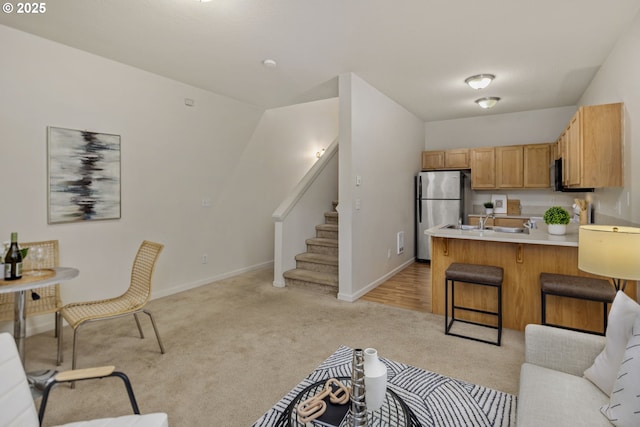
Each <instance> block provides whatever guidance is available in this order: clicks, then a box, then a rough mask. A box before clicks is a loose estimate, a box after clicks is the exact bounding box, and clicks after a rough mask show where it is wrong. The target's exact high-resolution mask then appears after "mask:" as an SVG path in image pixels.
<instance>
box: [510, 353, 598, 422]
mask: <svg viewBox="0 0 640 427" xmlns="http://www.w3.org/2000/svg"><path fill="white" fill-rule="evenodd" d="M608 402H609V397H608V396H607V395H605V394H604V393H602V391H600V390H599V389H598V387H596V386H595V385H593V384H592V383H591V382H590V381H589V380H587V379H585V378H583V377H578V376H575V375H571V374H566V373H564V372H560V371H554V370H553V369H548V368H543V367H541V366H537V365H532V364H530V363H524V364H523V365H522V368H521V369H520V394H519V396H518V423H517V425H518V427H544V426H553V427H557V426H603V427H611V423H610V422H609V420H608V419H607V417H605V416H604V415H603V414H602V413H601V412H600V407H601V406H603V405H606V404H607V403H608Z"/></svg>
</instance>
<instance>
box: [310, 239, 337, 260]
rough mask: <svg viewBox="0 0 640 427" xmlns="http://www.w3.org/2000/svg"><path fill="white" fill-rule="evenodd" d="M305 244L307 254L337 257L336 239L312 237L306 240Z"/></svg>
mask: <svg viewBox="0 0 640 427" xmlns="http://www.w3.org/2000/svg"><path fill="white" fill-rule="evenodd" d="M305 243H306V244H307V252H311V253H314V254H325V255H333V256H338V239H325V238H323V237H312V238H310V239H307V240H306V241H305Z"/></svg>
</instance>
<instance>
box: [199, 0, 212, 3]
mask: <svg viewBox="0 0 640 427" xmlns="http://www.w3.org/2000/svg"><path fill="white" fill-rule="evenodd" d="M196 1H199V2H200V3H208V2H210V1H211V0H196Z"/></svg>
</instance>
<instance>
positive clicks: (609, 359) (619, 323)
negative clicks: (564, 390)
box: [584, 291, 640, 395]
mask: <svg viewBox="0 0 640 427" xmlns="http://www.w3.org/2000/svg"><path fill="white" fill-rule="evenodd" d="M639 314H640V305H638V303H637V302H635V301H634V300H632V299H631V298H629V297H628V296H627V295H626V294H625V293H624V292H622V291H618V292H617V293H616V297H615V299H614V300H613V304H612V305H611V310H610V311H609V321H608V326H607V332H606V337H607V341H606V344H605V347H604V350H602V353H600V354H599V355H598V357H596V360H595V361H594V362H593V365H591V367H589V368H588V369H587V370H586V371H584V376H585V378H587V379H588V380H590V381H591V382H593V383H594V384H595V385H597V386H598V387H600V389H601V390H602V391H604V392H605V393H606V394H607V395H611V390H612V389H613V383H614V381H615V380H616V377H617V376H618V369H620V363H621V362H622V356H623V355H624V351H625V348H626V347H627V342H628V341H629V336H630V335H631V327H632V326H633V322H634V320H635V318H636V316H638V315H639Z"/></svg>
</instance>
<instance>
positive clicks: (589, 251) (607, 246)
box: [578, 225, 640, 280]
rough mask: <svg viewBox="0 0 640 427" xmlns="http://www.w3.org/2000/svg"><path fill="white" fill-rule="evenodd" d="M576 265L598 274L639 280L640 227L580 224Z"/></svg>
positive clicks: (583, 269)
mask: <svg viewBox="0 0 640 427" xmlns="http://www.w3.org/2000/svg"><path fill="white" fill-rule="evenodd" d="M578 268H579V269H580V270H582V271H585V272H587V273H591V274H596V275H598V276H604V277H610V278H615V279H624V280H640V228H635V227H618V226H612V225H583V226H581V227H580V231H579V234H578Z"/></svg>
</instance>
